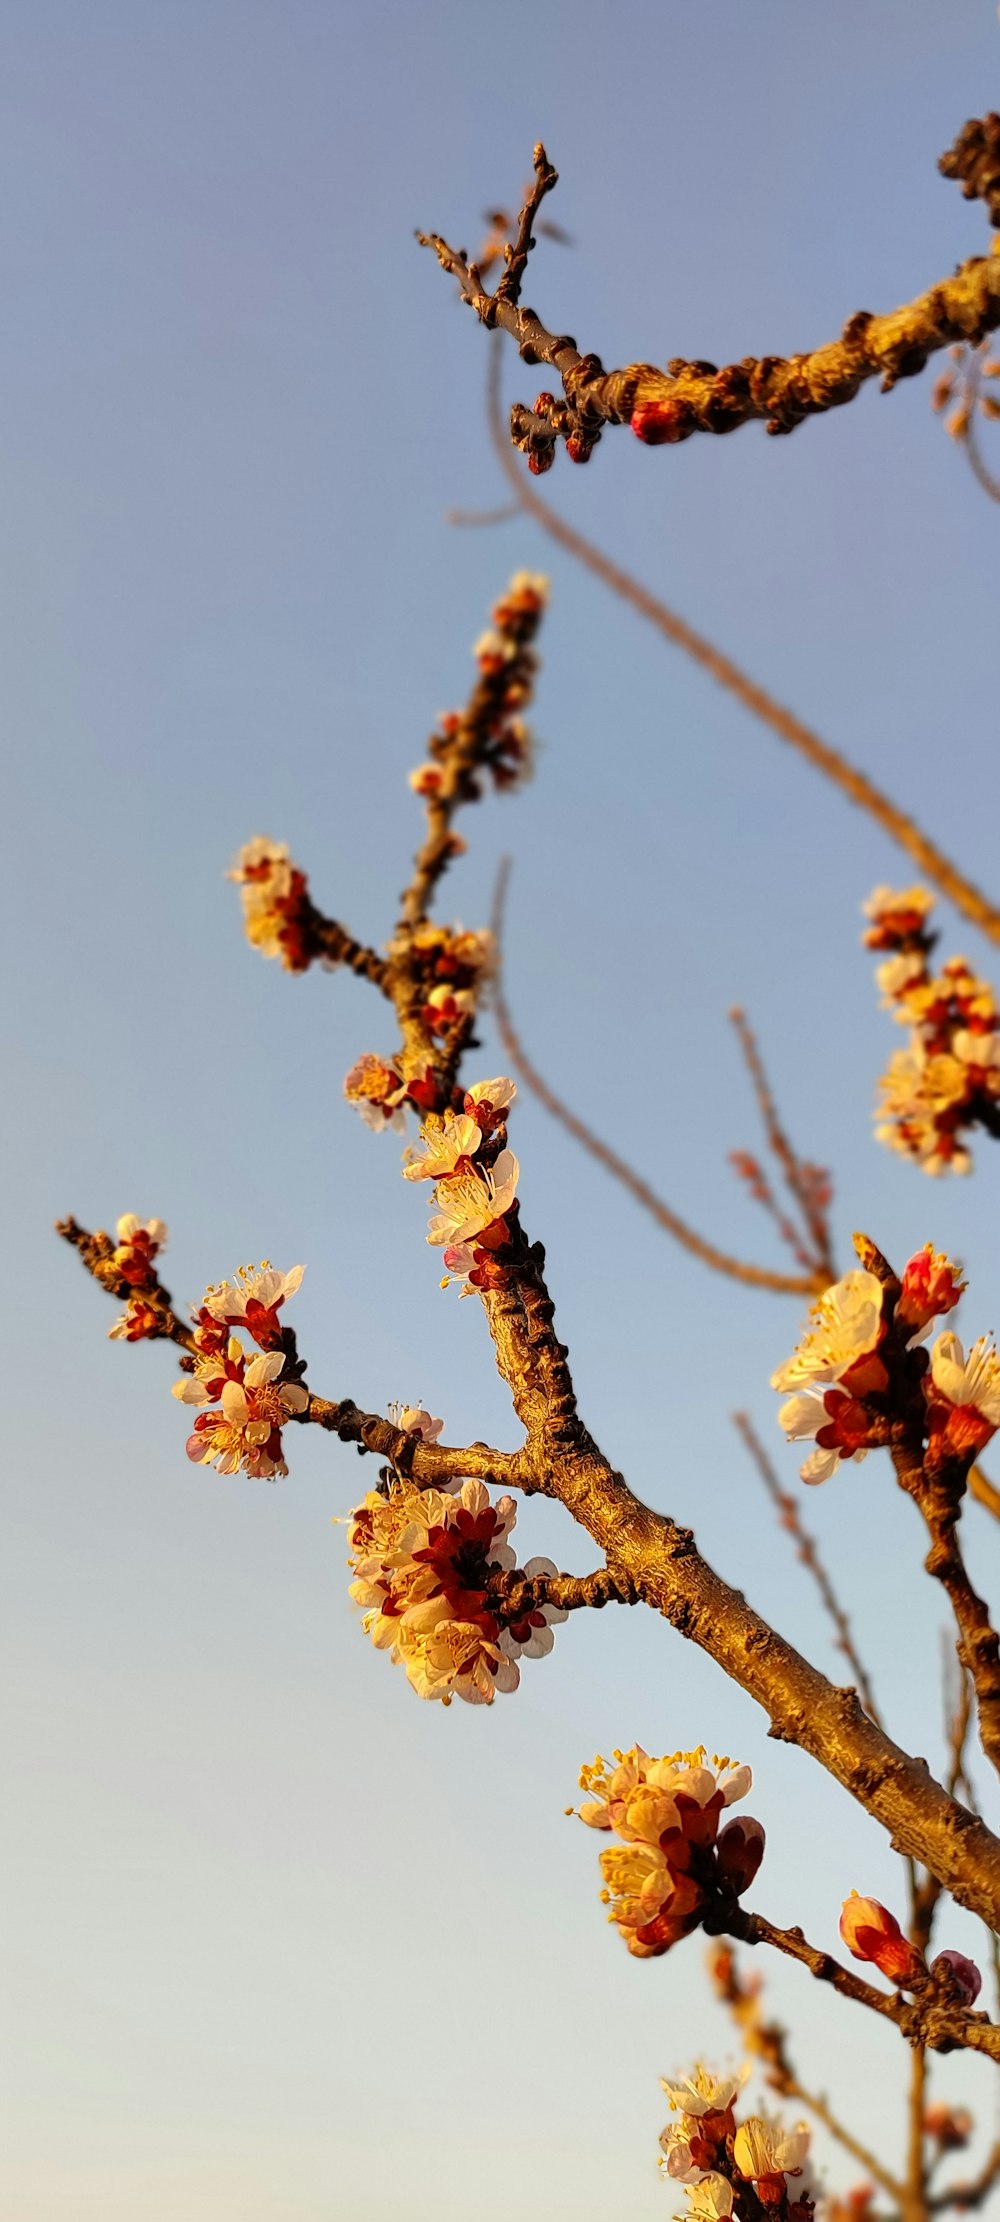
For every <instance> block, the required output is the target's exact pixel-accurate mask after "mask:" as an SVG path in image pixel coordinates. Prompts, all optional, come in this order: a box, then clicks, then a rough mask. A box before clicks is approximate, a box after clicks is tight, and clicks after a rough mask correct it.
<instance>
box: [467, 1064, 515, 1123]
mask: <svg viewBox="0 0 1000 2222" xmlns="http://www.w3.org/2000/svg"><path fill="white" fill-rule="evenodd" d="M516 1094H517V1088H516V1087H515V1084H514V1082H513V1080H508V1079H506V1078H505V1077H502V1076H501V1077H498V1078H497V1079H496V1080H477V1081H476V1084H475V1086H474V1087H473V1088H467V1089H466V1092H465V1099H464V1102H463V1106H462V1108H463V1110H464V1111H465V1113H466V1116H467V1117H468V1118H470V1119H475V1122H476V1125H477V1126H478V1127H479V1128H480V1129H481V1131H482V1133H483V1134H492V1132H493V1130H494V1127H498V1126H505V1125H506V1123H507V1113H508V1111H509V1110H510V1107H511V1104H512V1103H513V1101H514V1098H515V1096H516Z"/></svg>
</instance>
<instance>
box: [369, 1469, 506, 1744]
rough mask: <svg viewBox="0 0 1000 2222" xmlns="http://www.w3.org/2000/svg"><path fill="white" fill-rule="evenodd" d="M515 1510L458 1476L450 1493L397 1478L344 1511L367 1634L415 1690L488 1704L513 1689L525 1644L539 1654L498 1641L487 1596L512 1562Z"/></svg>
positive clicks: (502, 1628)
mask: <svg viewBox="0 0 1000 2222" xmlns="http://www.w3.org/2000/svg"><path fill="white" fill-rule="evenodd" d="M516 1517H517V1508H516V1506H515V1504H514V1500H513V1498H512V1497H500V1498H499V1499H498V1500H497V1502H496V1504H493V1503H491V1501H490V1496H489V1492H488V1490H487V1489H486V1488H485V1487H484V1485H483V1483H482V1482H480V1481H464V1482H463V1483H462V1485H461V1488H460V1490H459V1491H458V1493H457V1494H456V1495H455V1496H449V1495H447V1494H446V1493H445V1492H444V1491H442V1490H439V1489H433V1490H430V1489H418V1488H416V1487H415V1486H414V1485H413V1484H412V1483H411V1482H406V1481H404V1482H397V1483H396V1484H394V1486H393V1487H392V1488H391V1489H390V1492H389V1495H388V1496H387V1497H383V1496H382V1495H381V1493H380V1492H379V1491H372V1492H371V1493H370V1494H369V1495H368V1496H367V1497H366V1498H365V1499H364V1501H363V1503H362V1504H360V1505H358V1506H357V1507H356V1508H355V1510H354V1512H353V1513H352V1514H351V1520H350V1524H349V1530H348V1539H349V1551H350V1564H351V1567H352V1569H353V1572H354V1577H355V1578H354V1581H353V1582H352V1584H351V1596H352V1597H353V1599H354V1601H355V1603H356V1604H359V1605H360V1606H361V1607H362V1609H363V1612H364V1623H363V1625H364V1628H365V1633H366V1634H367V1635H368V1636H370V1638H371V1641H372V1642H373V1643H374V1645H375V1646H376V1649H377V1650H380V1651H386V1650H387V1651H389V1652H390V1654H391V1656H392V1658H393V1660H394V1661H396V1662H397V1663H398V1664H400V1665H402V1667H403V1669H404V1671H405V1673H406V1677H407V1680H408V1681H409V1683H410V1685H411V1687H412V1688H413V1689H415V1690H416V1692H417V1695H418V1696H420V1697H426V1698H439V1699H440V1700H441V1701H442V1703H444V1704H446V1705H447V1704H450V1703H451V1699H452V1697H453V1696H456V1697H461V1698H463V1699H464V1700H465V1701H466V1703H468V1704H473V1705H482V1704H490V1703H492V1700H493V1698H494V1697H495V1696H496V1694H497V1693H498V1692H501V1693H503V1692H506V1691H510V1690H514V1689H516V1688H517V1686H518V1682H519V1679H520V1675H519V1669H518V1666H517V1658H518V1656H519V1655H520V1654H521V1653H522V1652H523V1653H525V1654H526V1655H527V1656H533V1657H539V1656H541V1651H542V1647H539V1648H538V1649H536V1650H535V1651H531V1650H530V1648H529V1645H528V1644H527V1643H523V1644H518V1643H517V1642H516V1641H514V1642H511V1643H508V1642H507V1641H506V1640H505V1639H506V1635H507V1629H506V1624H505V1622H504V1620H503V1618H502V1616H501V1614H500V1612H499V1610H498V1609H497V1608H495V1607H494V1605H493V1604H492V1603H491V1601H490V1594H489V1583H490V1578H491V1575H492V1574H493V1573H494V1572H498V1571H510V1570H511V1569H512V1568H513V1567H514V1566H515V1563H516V1562H515V1558H514V1552H513V1550H512V1549H511V1547H510V1545H509V1544H508V1542H507V1537H508V1535H509V1534H510V1532H511V1529H512V1528H513V1526H514V1522H515V1519H516ZM546 1648H547V1647H546Z"/></svg>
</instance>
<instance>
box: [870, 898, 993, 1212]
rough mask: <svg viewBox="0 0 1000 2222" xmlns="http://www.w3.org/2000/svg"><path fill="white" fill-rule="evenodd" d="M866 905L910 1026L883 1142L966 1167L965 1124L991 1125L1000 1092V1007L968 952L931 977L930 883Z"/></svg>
mask: <svg viewBox="0 0 1000 2222" xmlns="http://www.w3.org/2000/svg"><path fill="white" fill-rule="evenodd" d="M865 907H866V909H867V910H868V911H869V913H870V914H871V916H872V918H873V920H874V923H873V925H872V927H871V928H870V929H869V931H868V932H867V933H866V935H865V937H864V938H865V941H866V942H867V943H868V945H869V947H872V948H878V949H886V950H889V951H890V952H891V954H890V955H889V957H888V958H887V961H886V962H885V963H884V964H882V965H880V966H879V967H878V969H877V974H876V977H877V979H878V983H879V986H880V988H881V989H882V991H883V996H884V1000H885V1003H886V1005H887V1007H889V1008H891V1009H892V1010H893V1011H894V1014H895V1016H896V1018H897V1019H899V1020H901V1021H902V1022H903V1023H904V1024H905V1025H908V1026H909V1027H910V1029H911V1031H910V1039H909V1043H908V1045H907V1047H906V1049H904V1050H899V1051H897V1052H896V1053H895V1054H894V1055H893V1056H892V1057H891V1058H890V1060H889V1064H888V1068H887V1070H886V1071H885V1072H884V1073H883V1075H882V1077H881V1079H880V1081H879V1096H880V1102H879V1107H878V1117H879V1119H880V1121H881V1123H880V1124H879V1125H878V1126H877V1127H876V1136H877V1139H878V1140H879V1141H880V1142H885V1143H886V1144H887V1145H888V1147H889V1148H890V1149H895V1150H899V1151H901V1152H902V1154H903V1155H904V1156H907V1157H911V1158H913V1159H914V1161H915V1162H916V1164H918V1165H919V1166H920V1168H921V1170H922V1171H923V1172H925V1173H929V1174H931V1175H932V1176H933V1177H938V1176H940V1175H941V1174H943V1173H948V1172H951V1173H966V1172H968V1170H969V1166H970V1164H971V1158H970V1155H969V1151H968V1149H967V1148H966V1147H965V1146H964V1140H963V1134H964V1130H965V1129H967V1128H968V1127H970V1126H972V1125H974V1124H975V1123H976V1121H977V1119H985V1120H986V1121H987V1123H989V1121H990V1120H991V1119H992V1117H993V1114H994V1109H995V1105H996V1102H997V1099H998V1098H1000V1007H998V1005H997V1001H996V997H995V996H994V993H993V990H992V988H991V987H990V984H989V982H988V981H987V980H982V979H980V978H979V977H978V976H977V975H976V974H975V973H974V972H973V971H972V969H971V967H970V966H969V964H968V962H967V961H966V959H965V958H964V957H951V958H949V959H948V961H947V963H945V964H943V965H942V967H941V970H940V972H939V973H937V974H936V975H932V973H931V971H930V968H929V960H930V954H931V950H932V948H933V944H934V940H935V936H934V935H933V934H932V933H930V932H929V931H928V928H927V923H926V921H927V913H928V912H929V910H930V909H931V907H932V898H931V896H930V895H929V894H928V893H927V891H926V889H924V888H908V889H904V890H903V891H902V893H900V894H898V895H897V894H894V893H893V891H892V889H890V888H879V889H877V890H876V894H875V896H873V898H872V900H871V903H869V904H867V905H866V906H865Z"/></svg>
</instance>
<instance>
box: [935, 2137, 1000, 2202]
mask: <svg viewBox="0 0 1000 2222" xmlns="http://www.w3.org/2000/svg"><path fill="white" fill-rule="evenodd" d="M998 2179H1000V2138H998V2139H997V2142H996V2144H995V2145H994V2147H993V2150H992V2152H990V2153H989V2154H988V2155H987V2158H986V2159H985V2160H984V2162H983V2165H982V2167H981V2169H980V2171H979V2174H978V2176H973V2177H972V2180H971V2182H969V2183H949V2184H946V2185H945V2186H944V2188H943V2189H942V2190H941V2191H938V2192H935V2194H934V2197H933V2198H932V2199H931V2200H929V2202H928V2205H929V2208H930V2212H931V2213H932V2214H943V2213H944V2212H945V2210H946V2209H947V2208H948V2207H958V2208H959V2210H960V2212H961V2213H963V2214H965V2213H968V2212H969V2211H971V2209H972V2208H974V2207H981V2206H982V2205H983V2204H984V2202H985V2201H986V2200H987V2199H988V2198H989V2195H990V2192H991V2191H992V2189H993V2186H994V2184H995V2183H996V2182H997V2181H998Z"/></svg>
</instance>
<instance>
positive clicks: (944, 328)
mask: <svg viewBox="0 0 1000 2222" xmlns="http://www.w3.org/2000/svg"><path fill="white" fill-rule="evenodd" d="M968 128H970V127H967V129H968ZM946 159H947V158H946ZM534 167H535V179H534V184H533V186H532V189H531V191H530V193H529V195H528V198H527V201H526V202H525V206H524V208H523V209H522V211H521V215H520V218H519V222H518V232H517V239H516V242H515V244H514V246H513V247H512V248H510V249H508V250H507V254H506V261H507V268H506V271H505V273H504V276H503V277H502V278H501V279H500V282H499V284H498V285H497V287H496V290H495V292H493V293H488V292H487V291H486V290H485V287H484V285H483V279H482V274H481V272H480V270H479V269H478V268H477V266H476V264H475V263H474V262H471V261H469V260H468V259H467V258H466V255H465V253H464V252H463V251H460V250H456V249H455V248H453V247H451V246H449V244H448V242H447V240H445V239H443V238H441V236H440V234H439V233H436V232H430V233H425V232H418V234H417V238H418V240H419V242H420V245H421V246H423V247H431V248H433V250H434V252H435V254H436V255H437V258H438V261H439V262H440V263H441V265H442V268H443V269H444V270H446V271H447V272H448V273H449V275H450V276H452V277H454V278H455V279H456V280H457V282H458V287H459V291H460V294H461V297H462V299H463V301H465V302H467V303H468V306H469V307H470V308H471V309H473V310H474V311H475V314H476V315H477V316H478V318H479V320H480V322H481V323H482V324H484V325H485V326H486V327H487V329H488V330H490V331H492V330H495V329H496V328H497V327H498V326H499V327H500V328H501V329H502V330H504V331H506V332H509V333H510V336H511V338H512V339H513V340H514V341H515V342H516V345H517V348H518V350H519V353H520V354H521V356H522V358H523V360H524V361H525V362H527V363H545V364H546V365H548V366H549V367H550V368H551V369H552V370H554V371H555V372H556V374H557V376H558V377H559V378H560V380H561V382H562V389H563V398H562V399H557V397H556V396H555V395H553V394H551V393H547V392H543V393H541V394H539V396H538V398H537V400H536V402H535V404H534V407H533V408H532V409H527V408H525V407H524V405H523V404H521V403H517V404H516V405H515V407H514V409H513V410H512V412H511V438H512V439H513V442H514V445H515V446H516V447H519V448H521V449H522V450H523V451H524V452H525V453H526V454H527V455H528V457H529V460H530V462H531V464H532V467H533V468H534V469H535V470H546V469H548V467H549V466H550V464H551V463H552V461H553V460H554V456H555V451H556V447H557V445H558V443H559V441H560V440H563V441H565V442H566V444H567V448H568V451H569V453H570V455H571V456H572V458H573V460H574V461H576V462H585V461H586V460H587V458H588V456H589V455H590V454H591V453H592V451H593V448H594V447H595V445H596V443H597V441H598V440H599V439H600V437H601V433H602V431H603V430H604V429H605V427H606V426H608V425H616V424H630V425H631V427H632V430H633V431H634V432H635V433H637V435H638V436H639V438H640V439H642V440H644V441H646V442H647V443H648V444H650V445H652V446H663V445H670V446H674V445H676V444H677V443H678V442H679V441H681V440H687V439H690V437H691V435H692V433H695V432H708V433H716V434H718V433H724V432H732V431H734V430H735V429H736V427H737V426H738V425H742V424H748V423H750V422H751V421H752V420H753V419H761V420H763V421H765V422H766V424H767V429H768V431H769V432H772V433H784V432H792V431H794V429H795V427H796V425H798V424H801V423H802V421H803V419H804V418H805V417H808V416H815V415H819V414H822V413H825V411H826V410H828V409H834V408H838V407H840V406H842V405H843V404H844V403H845V402H848V401H853V400H854V398H855V395H856V394H857V393H858V392H859V391H860V389H861V387H862V386H863V385H864V384H865V383H866V382H867V381H868V380H869V379H872V378H878V380H879V383H880V386H881V390H882V392H883V393H888V392H889V391H890V390H891V388H892V387H893V386H895V385H896V384H897V382H898V381H899V379H901V378H912V377H914V376H915V375H916V374H917V373H918V372H919V371H921V370H922V369H923V368H924V365H925V363H926V361H927V358H928V356H929V355H931V354H933V353H935V352H936V351H937V350H938V349H940V348H942V347H947V346H949V345H950V344H952V343H954V342H955V341H971V342H973V343H974V344H975V343H977V342H978V341H979V340H981V339H984V338H985V336H986V334H987V332H990V331H993V330H994V329H995V327H996V326H997V325H998V324H1000V259H997V258H996V257H993V256H986V257H983V256H977V257H974V258H973V259H972V260H970V261H969V262H966V263H964V264H963V265H962V266H961V267H960V268H959V269H958V270H957V271H956V272H955V274H954V276H952V277H950V278H944V279H942V280H940V282H939V283H938V284H936V285H933V286H931V287H929V289H928V290H927V292H925V293H922V294H920V295H918V297H917V299H916V300H915V301H911V302H909V303H907V305H906V306H905V307H903V308H899V309H893V310H891V311H890V312H889V313H888V314H887V315H882V316H873V315H872V314H871V313H870V312H869V311H868V310H867V309H861V310H858V312H857V313H856V314H855V315H854V316H851V317H849V318H848V320H847V323H846V324H845V325H844V327H843V330H842V332H841V335H840V338H839V339H837V340H833V341H831V342H829V343H828V344H827V345H826V346H823V347H818V348H815V349H813V350H811V351H810V352H808V353H806V354H801V355H792V356H787V357H786V356H781V355H765V356H754V355H748V356H745V357H743V359H742V360H741V361H739V362H734V363H729V364H727V365H726V366H725V367H724V368H723V369H721V370H720V369H718V368H717V367H716V365H715V364H714V363H706V362H702V361H697V360H695V361H691V360H687V359H685V358H684V357H681V356H677V357H674V358H673V360H672V361H671V362H669V363H668V364H667V367H666V369H665V370H661V369H659V368H658V367H657V365H656V364H655V363H631V364H629V365H628V367H627V368H626V369H624V370H613V371H605V369H604V365H603V363H602V362H601V359H600V357H599V356H598V355H595V354H581V352H580V349H579V348H578V347H577V344H576V341H575V340H573V339H571V338H569V337H568V336H567V335H565V334H559V333H555V332H552V331H550V330H549V329H548V328H547V327H546V325H545V324H544V323H543V322H542V319H541V318H540V317H539V316H538V315H537V314H536V312H535V310H534V309H522V308H521V307H520V305H519V304H520V289H521V282H522V279H523V276H524V270H525V265H526V263H527V258H528V255H529V253H530V251H531V248H532V247H533V245H534V240H533V239H532V236H531V220H532V217H533V216H534V214H535V212H536V210H537V208H538V207H539V205H540V203H541V201H542V199H543V198H544V196H545V194H546V193H549V192H551V190H552V188H553V186H554V185H555V184H556V183H557V182H558V180H557V174H556V172H555V170H554V169H553V168H552V165H551V163H550V162H549V159H548V156H547V155H546V152H545V148H544V147H543V146H542V145H541V143H539V144H538V145H537V146H536V148H535V155H534ZM968 174H969V175H971V174H972V173H971V171H970V172H969V173H968ZM973 190H979V188H978V187H974V188H973Z"/></svg>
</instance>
